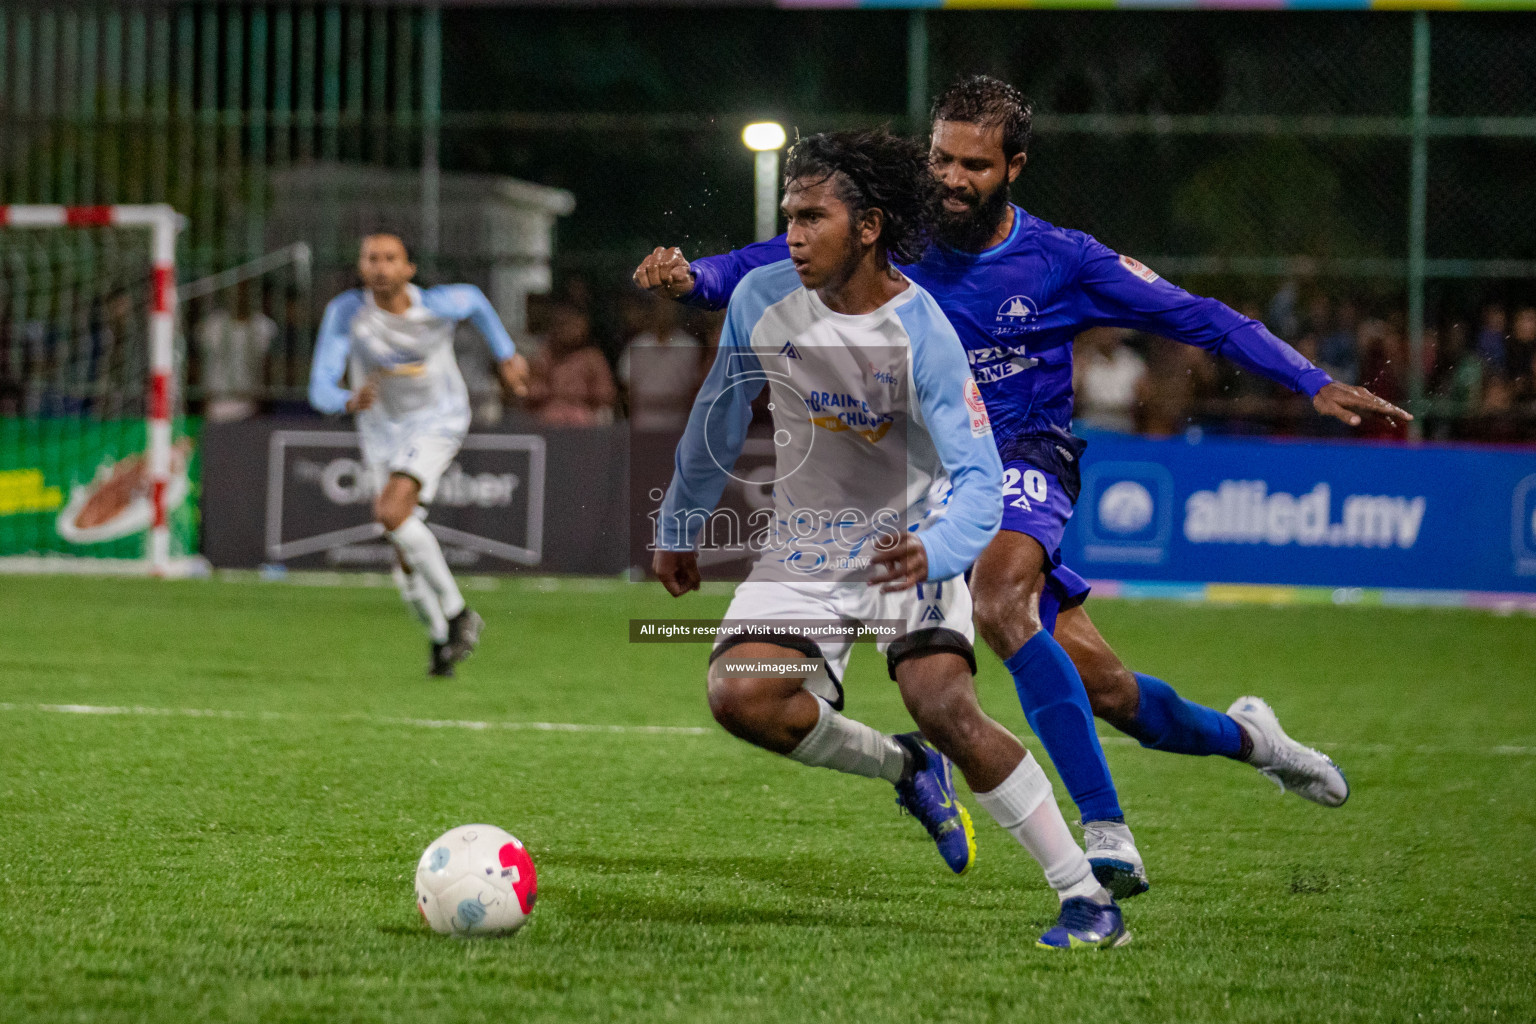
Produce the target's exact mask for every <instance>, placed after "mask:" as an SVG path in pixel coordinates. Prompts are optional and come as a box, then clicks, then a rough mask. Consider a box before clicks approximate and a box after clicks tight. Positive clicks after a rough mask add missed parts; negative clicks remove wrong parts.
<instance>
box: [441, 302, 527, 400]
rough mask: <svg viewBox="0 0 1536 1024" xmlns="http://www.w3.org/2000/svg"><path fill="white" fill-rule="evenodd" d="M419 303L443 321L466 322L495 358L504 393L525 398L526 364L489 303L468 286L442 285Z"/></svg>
mask: <svg viewBox="0 0 1536 1024" xmlns="http://www.w3.org/2000/svg"><path fill="white" fill-rule="evenodd" d="M423 301H424V302H425V303H426V306H427V308H428V309H430V310H432V312H434V313H436V314H437V315H438V316H441V317H443V318H445V319H452V320H468V321H469V322H470V323H472V324H474V325H475V330H477V331H479V332H480V336H481V337H482V338H484V339H485V343H486V344H487V345H489V346H490V347H491V352H492V354H493V355H495V357H496V369H497V373H498V374H499V375H500V376H501V382H502V384H504V385H506V388H507V390H508V391H510V392H512V393H513V394H514V395H516V396H517V397H519V398H523V397H526V396H527V394H528V360H526V359H524V358H523V357H522V356H520V355H518V354H517V346H516V345H515V344H513V342H512V336H511V335H510V334H508V333H507V329H506V327H505V326H504V325H503V324H502V322H501V317H499V316H497V315H496V310H495V308H494V307H493V306H492V305H491V300H490V299H487V298H486V297H485V293H484V292H482V291H481V290H480V289H479V288H476V287H475V286H474V285H472V284H445V285H439V286H438V287H436V288H431V289H428V291H427V292H426V293H425V296H424V298H423Z"/></svg>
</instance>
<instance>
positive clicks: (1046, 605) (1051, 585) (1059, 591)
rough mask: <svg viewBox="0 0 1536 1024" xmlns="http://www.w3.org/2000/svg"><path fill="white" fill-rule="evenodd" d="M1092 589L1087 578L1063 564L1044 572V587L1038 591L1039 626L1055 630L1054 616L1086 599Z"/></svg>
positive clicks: (1047, 630) (1050, 631) (1051, 631)
mask: <svg viewBox="0 0 1536 1024" xmlns="http://www.w3.org/2000/svg"><path fill="white" fill-rule="evenodd" d="M1092 589H1093V588H1092V587H1090V586H1088V581H1087V580H1085V579H1083V578H1082V577H1081V576H1079V575H1078V574H1077V573H1075V572H1073V571H1072V570H1071V569H1069V568H1067V567H1066V566H1065V565H1058V566H1056V567H1055V568H1054V569H1052V570H1051V571H1050V572H1049V573H1047V574H1046V577H1045V589H1044V590H1042V591H1040V628H1042V629H1044V630H1045V631H1046V632H1047V633H1054V632H1056V617H1057V616H1058V615H1060V614H1061V613H1062V612H1065V611H1070V610H1071V609H1073V608H1076V607H1077V606H1078V605H1080V604H1082V603H1083V602H1084V601H1086V600H1088V592H1089V591H1090V590H1092Z"/></svg>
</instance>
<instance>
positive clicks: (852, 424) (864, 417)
mask: <svg viewBox="0 0 1536 1024" xmlns="http://www.w3.org/2000/svg"><path fill="white" fill-rule="evenodd" d="M805 404H806V407H807V408H809V409H810V411H811V412H812V413H820V414H821V415H813V416H811V418H810V420H811V425H812V426H814V427H820V428H821V429H822V430H830V431H831V432H832V433H834V434H836V433H841V432H842V431H845V430H852V431H854V432H855V433H857V434H858V435H859V436H860V437H862V438H863V439H864V440H866V441H868V442H869V443H870V444H878V443H879V442H880V439H881V438H883V437H885V435H886V434H887V433H888V432H889V431H890V429H891V424H892V423H894V422H895V421H896V416H895V414H894V413H888V412H875V411H874V410H873V409H871V408H870V407H869V403H868V402H866V401H864V400H863V399H862V398H859V397H857V396H855V395H850V394H848V393H846V392H841V391H812V392H810V393H809V394H807V395H806V398H805Z"/></svg>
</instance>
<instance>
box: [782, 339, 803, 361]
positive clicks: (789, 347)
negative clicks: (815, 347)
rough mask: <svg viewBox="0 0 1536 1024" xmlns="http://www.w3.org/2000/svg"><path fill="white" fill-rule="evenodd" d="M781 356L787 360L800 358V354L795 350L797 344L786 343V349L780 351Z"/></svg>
mask: <svg viewBox="0 0 1536 1024" xmlns="http://www.w3.org/2000/svg"><path fill="white" fill-rule="evenodd" d="M779 355H781V356H783V357H784V358H785V359H799V358H800V353H799V352H797V351H796V350H795V343H794V342H792V341H786V342H785V343H784V347H783V348H781V349H779Z"/></svg>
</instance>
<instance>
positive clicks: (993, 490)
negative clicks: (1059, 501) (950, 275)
mask: <svg viewBox="0 0 1536 1024" xmlns="http://www.w3.org/2000/svg"><path fill="white" fill-rule="evenodd" d="M899 315H900V317H901V322H902V324H903V325H904V326H905V327H906V328H907V334H908V336H909V337H910V338H911V339H912V378H913V382H914V383H915V384H916V387H917V401H918V405H919V407H920V408H921V409H922V412H923V422H924V423H925V424H926V425H927V427H928V434H929V436H931V437H932V438H933V445H934V448H935V449H937V451H938V454H939V461H941V462H942V463H943V464H944V470H945V472H947V473H948V474H949V481H950V487H951V491H950V497H949V505H948V507H947V508H946V509H945V512H944V514H943V515H942V516H938V517H936V518H935V519H934V520H932V523H933V525H931V526H929V527H928V528H926V529H924V530H920V531H918V534H917V538H918V540H920V541H922V542H923V549H924V550H925V551H926V552H927V554H928V578H929V579H930V580H947V579H950V578H952V577H955V576H959V575H960V574H961V573H963V572H965V570H966V569H967V568H969V567H970V565H971V563H972V562H974V561H976V558H977V556H978V555H980V554H981V552H982V549H984V548H985V547H986V546H987V545H988V544H989V543H990V542H991V540H992V538H993V537H995V536H997V530H998V527H999V526H1001V525H1002V521H1003V463H1002V460H1001V459H999V458H998V455H997V446H996V445H995V444H994V443H993V441H992V428H991V425H990V424H988V423H986V421H985V419H983V420H982V426H980V427H978V428H976V429H973V428H972V420H971V411H970V409H969V408H968V407H967V405H966V401H965V398H966V393H967V392H968V391H969V392H971V393H972V394H973V395H975V398H976V401H977V402H980V400H981V395H980V392H977V391H974V390H973V389H974V388H975V385H974V384H973V383H972V382H971V370H970V366H969V365H968V364H967V362H966V359H965V349H964V348H963V347H962V346H961V344H960V338H959V337H958V336H957V335H956V334H955V329H954V328H953V327H951V326H950V324H949V321H948V320H947V319H945V317H944V314H943V313H942V312H941V311H940V310H939V307H938V304H937V303H935V302H934V301H933V299H932V298H931V297H929V296H928V295H927V294H926V293H924V294H922V295H920V296H918V297H917V299H915V300H914V301H912V302H909V303H907V304H906V305H905V306H903V307H901V310H900V312H899Z"/></svg>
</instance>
